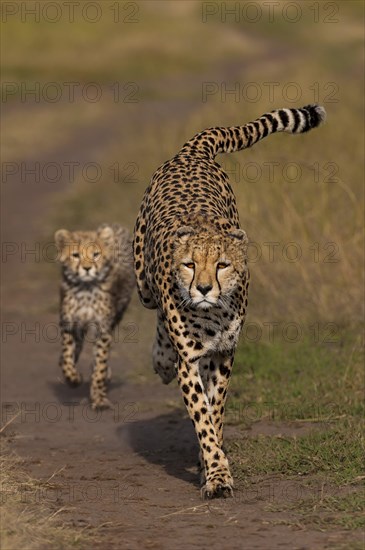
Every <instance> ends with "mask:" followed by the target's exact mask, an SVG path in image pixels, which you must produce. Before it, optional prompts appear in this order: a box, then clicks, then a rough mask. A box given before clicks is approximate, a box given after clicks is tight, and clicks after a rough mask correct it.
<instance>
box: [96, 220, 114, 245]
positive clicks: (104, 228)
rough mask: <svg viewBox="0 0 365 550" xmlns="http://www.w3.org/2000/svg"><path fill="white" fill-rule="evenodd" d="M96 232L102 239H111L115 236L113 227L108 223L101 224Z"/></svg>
mask: <svg viewBox="0 0 365 550" xmlns="http://www.w3.org/2000/svg"><path fill="white" fill-rule="evenodd" d="M96 233H97V235H98V237H100V239H103V240H104V241H109V240H110V239H112V238H113V237H114V231H113V228H112V227H111V226H110V225H108V224H107V223H103V224H102V225H99V227H98V229H97V232H96Z"/></svg>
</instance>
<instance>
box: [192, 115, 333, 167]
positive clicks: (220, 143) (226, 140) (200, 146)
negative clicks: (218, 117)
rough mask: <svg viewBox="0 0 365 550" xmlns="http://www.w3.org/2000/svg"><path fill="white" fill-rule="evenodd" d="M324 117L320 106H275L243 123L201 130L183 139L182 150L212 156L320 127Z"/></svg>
mask: <svg viewBox="0 0 365 550" xmlns="http://www.w3.org/2000/svg"><path fill="white" fill-rule="evenodd" d="M325 119H326V111H325V109H324V108H323V107H321V106H320V105H306V106H305V107H302V108H301V109H277V110H275V111H271V112H270V113H265V114H264V115H262V116H261V117H260V118H258V119H257V120H255V121H254V122H249V123H248V124H245V125H244V126H229V127H226V128H219V127H217V128H208V129H207V130H203V132H200V133H199V134H196V135H195V136H194V137H193V138H192V139H190V140H189V141H188V142H186V143H185V145H184V146H183V148H182V150H181V152H182V153H184V152H189V154H192V153H193V152H198V153H203V154H206V155H207V156H208V157H209V158H211V159H214V157H215V156H216V155H218V153H233V152H235V151H241V150H242V149H247V148H248V147H252V145H254V144H255V143H256V142H257V141H259V140H260V139H263V138H264V137H266V136H269V135H270V134H274V133H276V132H289V133H290V134H303V133H304V132H308V130H312V128H316V127H317V126H319V125H320V124H321V123H322V122H323V121H324V120H325Z"/></svg>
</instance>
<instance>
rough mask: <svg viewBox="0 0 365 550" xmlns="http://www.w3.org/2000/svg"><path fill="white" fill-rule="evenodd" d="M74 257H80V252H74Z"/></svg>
mask: <svg viewBox="0 0 365 550" xmlns="http://www.w3.org/2000/svg"><path fill="white" fill-rule="evenodd" d="M72 257H73V258H80V254H79V253H78V252H72Z"/></svg>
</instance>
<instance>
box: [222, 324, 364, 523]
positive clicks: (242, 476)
mask: <svg viewBox="0 0 365 550" xmlns="http://www.w3.org/2000/svg"><path fill="white" fill-rule="evenodd" d="M358 333H359V329H357V330H355V329H352V331H348V330H343V331H342V332H341V333H340V334H339V335H338V338H337V339H336V341H334V342H333V343H331V344H328V343H327V344H323V343H315V342H313V341H310V340H309V339H308V337H307V338H305V339H303V340H301V341H300V342H298V343H296V344H289V343H287V342H282V341H277V342H276V343H275V344H273V343H270V342H269V343H268V342H256V343H247V342H244V343H242V344H241V346H240V348H239V350H238V353H237V360H236V363H235V367H234V374H233V377H232V383H231V391H230V394H229V399H228V402H227V413H226V420H227V423H228V424H233V425H235V426H236V431H235V433H236V434H237V429H238V430H239V432H238V433H239V434H240V435H235V436H234V437H233V438H232V439H230V440H229V442H228V450H229V454H230V457H231V460H232V463H233V472H234V475H235V477H236V479H239V480H241V481H243V482H244V483H245V484H249V485H250V484H252V483H253V484H255V483H256V482H257V478H259V479H264V480H265V479H268V480H269V479H270V478H272V476H274V477H275V478H277V477H279V478H280V479H282V480H293V482H297V483H300V484H301V485H303V484H304V485H308V486H311V484H313V483H314V482H315V483H316V484H317V485H318V483H322V484H324V485H330V486H331V487H333V488H335V494H336V496H332V495H331V496H329V495H325V496H324V497H322V498H319V497H318V496H317V497H315V498H314V497H310V498H305V499H302V500H296V501H294V502H291V503H290V505H287V504H283V503H278V504H275V506H272V507H271V508H270V509H271V510H272V511H278V510H279V511H281V510H290V511H292V512H293V513H294V519H290V520H288V521H289V523H290V524H295V525H301V526H303V525H311V526H313V527H316V528H319V529H321V530H329V529H332V528H333V527H334V526H337V527H338V528H343V529H348V530H354V529H360V528H362V527H363V526H364V522H363V516H362V515H361V512H362V511H364V509H365V498H364V491H363V490H362V489H361V487H360V484H361V482H362V481H363V479H364V449H365V438H364V433H365V432H364V428H365V422H364V375H363V349H362V345H361V338H360V337H359V335H358ZM255 424H256V425H255ZM253 427H255V434H256V435H251V434H250V431H251V430H250V429H251V428H253ZM268 427H269V428H270V429H271V433H272V434H273V435H264V434H265V430H267V429H268ZM260 430H261V431H262V432H263V434H262V435H261V434H260ZM266 433H267V432H266ZM257 434H258V435H257ZM346 488H347V489H348V488H351V491H352V492H351V494H347V495H346V494H345V495H343V494H342V493H343V491H344V490H345V489H346ZM285 521H286V522H287V520H285Z"/></svg>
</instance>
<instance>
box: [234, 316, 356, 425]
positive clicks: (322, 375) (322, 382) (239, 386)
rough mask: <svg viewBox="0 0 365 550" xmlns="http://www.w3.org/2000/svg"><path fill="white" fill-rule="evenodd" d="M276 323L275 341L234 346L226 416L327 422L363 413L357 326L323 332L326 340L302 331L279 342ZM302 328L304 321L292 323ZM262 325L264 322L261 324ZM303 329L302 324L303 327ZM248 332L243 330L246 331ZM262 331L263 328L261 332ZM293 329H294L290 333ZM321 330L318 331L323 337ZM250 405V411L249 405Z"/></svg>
mask: <svg viewBox="0 0 365 550" xmlns="http://www.w3.org/2000/svg"><path fill="white" fill-rule="evenodd" d="M282 326H285V325H283V324H279V323H278V326H277V327H276V328H277V331H276V332H273V333H272V338H274V339H275V338H276V340H277V341H276V342H274V343H270V342H267V341H266V342H264V341H261V342H247V340H246V341H243V342H242V344H241V346H240V347H239V348H238V351H237V354H236V360H235V366H234V371H233V376H232V383H231V387H230V399H229V402H228V410H227V414H228V417H232V419H233V420H234V418H235V417H237V419H238V420H240V416H241V413H242V411H245V410H246V411H249V409H250V408H251V409H252V410H251V415H249V414H248V415H247V418H246V419H245V418H244V417H242V418H241V420H242V421H247V420H249V417H250V416H251V418H255V416H256V417H257V416H259V418H260V419H261V418H266V419H271V420H286V421H291V420H299V419H305V420H306V421H313V422H318V421H331V420H333V419H335V418H338V417H343V416H344V415H345V416H346V417H347V416H353V417H361V415H362V414H363V413H364V400H363V396H364V379H363V367H362V365H363V349H362V344H361V337H360V335H359V332H360V328H358V329H357V330H356V329H353V332H351V333H349V332H348V329H346V330H345V329H342V330H341V331H338V333H337V334H336V336H333V337H332V336H331V337H330V336H328V340H329V341H331V339H332V343H323V342H318V343H316V342H315V341H313V339H314V338H315V337H317V336H316V335H317V334H321V333H312V340H311V339H310V338H309V335H310V330H309V328H308V327H306V328H307V329H308V332H307V335H304V336H303V338H302V339H301V340H300V341H298V342H296V343H288V342H285V341H283V337H282V335H283V334H284V335H289V334H290V333H289V332H288V333H286V332H284V333H283V331H282V330H280V329H281V327H282ZM297 326H299V327H301V328H303V327H304V325H302V324H299V323H298V324H297ZM264 328H265V327H264ZM303 331H304V328H303ZM247 334H249V333H247ZM263 334H265V333H263ZM295 334H296V333H295ZM326 334H327V333H325V332H323V333H322V338H326V337H327V336H326ZM255 409H256V410H255Z"/></svg>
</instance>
